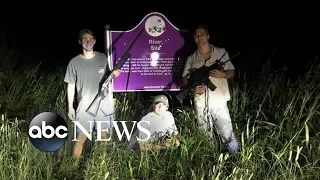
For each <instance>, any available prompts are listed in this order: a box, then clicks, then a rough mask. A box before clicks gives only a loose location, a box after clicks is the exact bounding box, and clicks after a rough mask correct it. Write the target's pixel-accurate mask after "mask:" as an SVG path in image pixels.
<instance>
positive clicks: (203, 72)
mask: <svg viewBox="0 0 320 180" xmlns="http://www.w3.org/2000/svg"><path fill="white" fill-rule="evenodd" d="M239 54H240V53H238V54H236V55H234V56H233V57H232V58H229V59H228V60H227V61H225V62H220V60H221V59H222V57H223V56H224V55H223V56H222V57H221V58H220V59H219V60H217V62H216V63H214V64H212V65H210V66H205V65H203V66H202V67H200V68H199V69H197V70H195V71H194V72H192V73H191V75H190V78H189V79H188V83H187V87H186V88H185V89H183V90H182V91H181V92H180V93H179V94H178V95H177V96H176V98H177V99H178V100H179V101H180V103H182V101H183V100H184V99H185V97H186V96H187V95H188V94H189V93H190V91H191V89H192V88H194V87H196V86H198V85H206V86H208V88H209V89H210V90H211V91H214V90H215V89H216V88H217V87H216V86H215V85H214V84H213V83H212V82H211V81H210V79H209V73H210V71H211V70H213V69H218V70H221V69H223V66H224V65H225V64H226V63H227V62H228V61H230V60H231V59H233V58H235V57H237V56H238V55H239Z"/></svg>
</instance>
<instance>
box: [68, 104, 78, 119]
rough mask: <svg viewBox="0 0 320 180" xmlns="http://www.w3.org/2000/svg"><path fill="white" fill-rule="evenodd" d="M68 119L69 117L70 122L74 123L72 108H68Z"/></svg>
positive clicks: (74, 116) (74, 117)
mask: <svg viewBox="0 0 320 180" xmlns="http://www.w3.org/2000/svg"><path fill="white" fill-rule="evenodd" d="M68 117H69V119H71V120H72V121H74V120H75V119H76V111H75V110H74V108H73V107H70V108H69V111H68Z"/></svg>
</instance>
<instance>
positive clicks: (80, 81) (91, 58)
mask: <svg viewBox="0 0 320 180" xmlns="http://www.w3.org/2000/svg"><path fill="white" fill-rule="evenodd" d="M95 43H96V37H95V35H94V33H93V32H92V31H91V30H88V29H83V30H81V31H80V32H79V44H80V45H81V46H82V54H79V55H77V56H75V57H74V58H72V59H71V60H70V62H69V64H68V67H67V71H66V74H65V78H64V81H65V82H66V83H68V85H67V97H68V117H69V118H70V119H71V120H72V121H78V122H79V123H80V124H81V125H82V126H83V127H84V128H85V130H86V131H87V132H89V133H90V132H91V131H92V130H93V126H96V124H95V123H94V124H92V126H91V125H90V123H89V122H88V121H106V120H107V121H108V120H110V121H111V120H112V114H113V100H112V99H109V98H108V94H109V93H112V92H107V90H106V91H105V95H106V98H105V99H104V100H103V101H101V104H100V107H99V110H98V113H97V116H96V118H94V117H92V116H91V115H89V114H88V113H87V112H86V110H87V108H88V107H89V105H90V104H91V102H92V101H93V99H94V97H95V96H96V95H97V94H98V92H99V90H100V89H99V83H100V81H101V79H102V77H103V76H104V74H105V72H106V71H110V65H109V64H108V60H107V57H106V55H105V54H103V53H100V52H97V51H94V50H93V47H94V45H95ZM112 73H113V74H114V75H115V77H118V76H119V75H120V70H115V71H113V72H112ZM75 91H76V92H77V98H76V100H77V102H78V107H77V109H76V110H75V109H74V107H73V102H74V96H75ZM101 124H102V129H106V128H109V125H108V124H107V123H101ZM109 124H110V123H109ZM102 138H103V139H106V138H107V133H106V131H103V132H102ZM77 139H78V141H75V145H74V148H73V156H74V157H80V156H81V155H82V151H83V145H84V142H85V141H86V139H87V137H86V135H85V134H84V133H83V132H82V131H81V130H80V129H79V128H77Z"/></svg>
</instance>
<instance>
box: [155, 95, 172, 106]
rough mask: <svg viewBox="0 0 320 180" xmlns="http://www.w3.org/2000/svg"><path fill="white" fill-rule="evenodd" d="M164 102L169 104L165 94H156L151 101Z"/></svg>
mask: <svg viewBox="0 0 320 180" xmlns="http://www.w3.org/2000/svg"><path fill="white" fill-rule="evenodd" d="M161 102H162V103H165V104H169V100H168V98H167V96H165V95H158V96H156V97H155V98H154V101H153V103H154V104H157V103H161Z"/></svg>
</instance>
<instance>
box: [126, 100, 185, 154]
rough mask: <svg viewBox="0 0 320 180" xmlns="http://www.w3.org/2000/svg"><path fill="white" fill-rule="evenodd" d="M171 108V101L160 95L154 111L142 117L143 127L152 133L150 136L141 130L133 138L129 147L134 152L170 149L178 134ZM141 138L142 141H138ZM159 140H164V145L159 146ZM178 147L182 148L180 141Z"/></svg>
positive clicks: (177, 142)
mask: <svg viewBox="0 0 320 180" xmlns="http://www.w3.org/2000/svg"><path fill="white" fill-rule="evenodd" d="M168 108H169V101H168V98H167V97H166V96H165V95H158V96H156V97H155V99H154V101H153V111H152V112H149V113H148V114H147V115H145V116H144V117H142V119H141V121H140V122H141V126H142V127H143V128H144V129H147V130H148V131H149V132H150V134H149V135H150V136H148V134H146V133H144V132H140V131H139V129H137V130H136V131H135V133H134V134H133V136H132V141H131V142H130V143H129V146H130V147H131V148H132V149H134V150H137V149H139V150H142V151H143V150H150V149H161V148H167V147H170V146H171V144H172V139H173V137H174V136H176V135H177V134H178V130H177V127H176V124H175V120H174V117H173V115H172V113H171V112H170V111H168ZM137 138H139V139H140V140H138V139H137ZM159 140H164V142H163V144H159V145H158V144H157V143H156V142H157V141H159ZM175 145H176V147H178V146H180V141H179V140H176V141H175Z"/></svg>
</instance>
